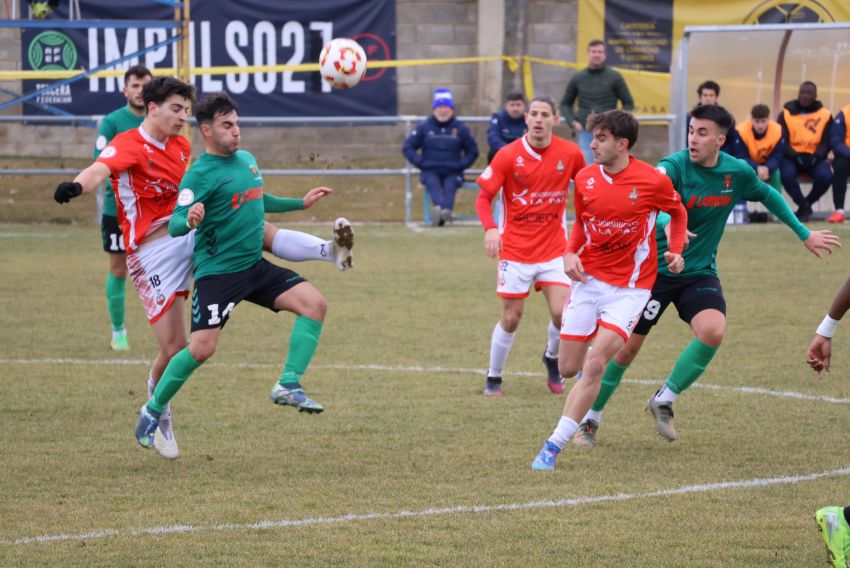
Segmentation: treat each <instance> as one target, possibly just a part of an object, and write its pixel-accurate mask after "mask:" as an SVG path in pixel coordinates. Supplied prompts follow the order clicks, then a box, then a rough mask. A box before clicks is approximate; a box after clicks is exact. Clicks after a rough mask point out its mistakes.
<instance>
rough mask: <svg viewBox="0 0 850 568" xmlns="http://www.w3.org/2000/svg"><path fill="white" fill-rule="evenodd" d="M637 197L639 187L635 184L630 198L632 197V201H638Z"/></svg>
mask: <svg viewBox="0 0 850 568" xmlns="http://www.w3.org/2000/svg"><path fill="white" fill-rule="evenodd" d="M637 198H638V192H637V187H636V186H633V187H632V191H631V192H630V193H629V199H631V200H632V201H637Z"/></svg>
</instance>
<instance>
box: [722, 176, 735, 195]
mask: <svg viewBox="0 0 850 568" xmlns="http://www.w3.org/2000/svg"><path fill="white" fill-rule="evenodd" d="M723 187H724V189H723V191H722V192H721V193H728V192H730V191H732V176H731V175H730V174H726V175H725V176H723Z"/></svg>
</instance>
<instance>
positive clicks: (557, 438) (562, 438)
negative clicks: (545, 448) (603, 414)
mask: <svg viewBox="0 0 850 568" xmlns="http://www.w3.org/2000/svg"><path fill="white" fill-rule="evenodd" d="M576 430H578V424H576V421H575V420H573V419H572V418H568V417H566V416H561V419H560V420H559V421H558V426H556V427H555V431H554V432H552V435H551V436H549V441H550V442H552V443H553V444H555V445H556V446H558V447H559V448H561V449H562V450H563V449H564V446H566V445H567V442H569V441H570V438H572V437H573V434H575V433H576Z"/></svg>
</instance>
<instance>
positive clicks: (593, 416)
mask: <svg viewBox="0 0 850 568" xmlns="http://www.w3.org/2000/svg"><path fill="white" fill-rule="evenodd" d="M587 420H593V421H594V422H596V423H597V424H599V423H600V422H602V411H601V410H599V411H596V410H593V409H592V408H591V409H590V410H588V411H587V414H585V415H584V418H583V419H582V422H586V421H587Z"/></svg>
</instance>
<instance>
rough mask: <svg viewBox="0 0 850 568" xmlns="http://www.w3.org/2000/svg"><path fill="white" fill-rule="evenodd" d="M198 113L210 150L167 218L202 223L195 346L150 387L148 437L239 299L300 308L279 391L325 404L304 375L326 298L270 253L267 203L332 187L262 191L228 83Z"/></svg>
mask: <svg viewBox="0 0 850 568" xmlns="http://www.w3.org/2000/svg"><path fill="white" fill-rule="evenodd" d="M195 118H196V120H197V121H198V125H199V128H200V130H201V134H202V135H203V137H204V142H205V145H206V152H205V153H204V154H202V155H201V156H200V157H199V158H198V159H197V160H196V161H195V163H194V164H193V165H192V167H191V168H189V171H188V172H186V175H185V176H184V177H183V181H182V182H181V184H180V192H179V194H178V197H177V204H176V206H175V208H174V214H173V216H172V217H171V220H170V222H169V225H168V230H169V233H170V234H171V236H172V237H179V236H181V235H185V234H187V233H189V231H191V230H192V229H194V228H196V227H197V230H196V232H195V244H194V248H195V253H194V265H195V272H194V277H195V290H194V295H193V297H192V323H191V328H192V334H191V338H190V340H189V346H188V347H186V348H184V349H183V350H182V351H180V352H179V353H177V354H176V355H174V356H173V357H172V358H171V361H170V362H169V363H168V366H167V367H166V368H165V372H164V373H163V375H162V378H161V379H160V381H159V383H158V384H157V386H156V389H155V390H154V393H153V397H152V398H151V399H150V400H149V401H148V403H147V404H146V405H145V406H143V407H142V409H141V411H140V412H139V422H138V425H137V426H136V439H137V440H138V442H139V443H140V444H141V445H142V446H145V447H150V446H151V445H152V444H153V442H154V432H155V430H156V428H157V424H158V423H159V418H160V416H161V414H162V412H163V411H164V410H165V408H166V405H167V404H168V402H169V401H170V400H171V399H172V398H173V397H174V395H175V394H176V393H177V391H178V390H180V387H182V386H183V383H185V382H186V380H187V379H188V378H189V377H190V376H191V375H192V373H193V372H194V371H195V370H196V369H197V368H198V367H200V366H201V364H203V362H204V361H206V360H207V359H209V358H210V357H211V356H212V355H213V353H215V349H216V345H217V343H218V338H219V334H220V333H221V330H222V328H223V327H224V324H225V323H227V319H228V317H229V316H230V313H231V311H232V310H233V308H234V307H235V306H236V304H238V303H239V302H240V301H242V300H248V301H249V302H252V303H254V304H257V305H260V306H263V307H266V308H269V309H270V310H273V311H275V312H277V311H280V310H286V311H290V312H293V313H295V314H296V316H297V318H296V320H295V325H294V327H293V328H292V335H291V337H290V342H289V352H288V353H287V356H286V362H285V365H284V369H283V373H282V374H281V376H280V380H279V382H278V383H277V384H276V385H275V386H274V388H273V390H272V393H271V398H272V401H274V402H275V403H277V404H282V405H290V406H294V407H297V408H298V409H299V411H303V412H308V413H318V412H322V411H323V410H324V407H323V406H322V405H321V404H319V403H318V402H316V401H314V400H312V399H311V398H309V397H308V396H307V395H306V394H305V392H304V390H303V389H302V388H301V384H300V379H301V376H302V375H303V374H304V373H305V372H306V370H307V366H308V365H309V363H310V360H311V359H312V357H313V354H314V353H315V351H316V347H317V346H318V342H319V336H320V335H321V332H322V322H323V320H324V317H325V312H326V311H327V304H326V303H325V299H324V298H323V297H322V295H321V294H320V293H319V291H318V290H316V288H314V287H313V286H312V285H311V284H310V283H308V282H307V281H306V280H305V279H304V278H303V277H301V276H299V275H298V274H296V273H295V272H292V271H291V270H288V269H286V268H281V267H279V266H276V265H274V264H272V263H270V262H268V261H267V260H265V259H264V258H263V256H262V254H263V225H264V220H263V218H264V215H265V212H266V211H269V212H272V213H277V212H285V211H295V210H300V209H306V208H308V207H310V206H311V205H313V203H315V202H316V201H318V200H319V199H321V198H323V197H325V196H326V195H328V194H330V193H331V192H332V191H333V190H331V189H329V188H326V187H317V188H313V189H311V190H310V191H309V192H307V195H305V196H304V199H288V198H280V197H274V196H272V195H269V194H266V193H264V192H263V177H262V175H261V174H260V171H259V170H258V168H257V161H256V159H255V158H254V156H252V155H251V154H250V153H248V152H245V151H244V150H240V149H239V140H240V135H239V116H238V115H237V106H236V103H235V102H234V101H232V100H231V99H230V97H229V96H228V95H227V94H226V93H223V92H221V93H217V94H214V95H209V96H207V97H206V98H204V99H203V100H201V101H200V102H199V103H198V104H197V105H196V106H195Z"/></svg>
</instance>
